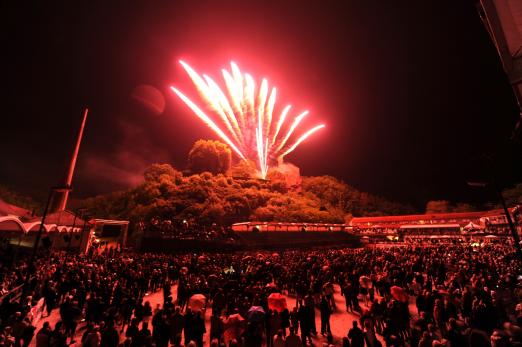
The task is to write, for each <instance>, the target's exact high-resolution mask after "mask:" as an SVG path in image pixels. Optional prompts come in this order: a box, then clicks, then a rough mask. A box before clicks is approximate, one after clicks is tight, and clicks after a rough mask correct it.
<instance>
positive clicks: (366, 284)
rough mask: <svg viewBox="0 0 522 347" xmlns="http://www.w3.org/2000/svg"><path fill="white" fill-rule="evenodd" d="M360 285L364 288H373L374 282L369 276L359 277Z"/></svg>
mask: <svg viewBox="0 0 522 347" xmlns="http://www.w3.org/2000/svg"><path fill="white" fill-rule="evenodd" d="M359 284H360V285H361V287H363V288H371V287H372V286H373V283H372V280H371V279H370V277H368V276H361V277H359Z"/></svg>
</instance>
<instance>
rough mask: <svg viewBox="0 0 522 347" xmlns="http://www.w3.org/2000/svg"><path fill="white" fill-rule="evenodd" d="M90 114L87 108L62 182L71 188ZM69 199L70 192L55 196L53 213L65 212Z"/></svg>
mask: <svg viewBox="0 0 522 347" xmlns="http://www.w3.org/2000/svg"><path fill="white" fill-rule="evenodd" d="M88 113H89V109H88V108H86V109H85V110H84V112H83V118H82V124H81V126H80V129H79V130H78V136H77V137H76V144H75V146H74V150H73V152H72V155H71V161H70V162H69V167H68V168H67V173H66V176H65V178H64V181H63V182H62V184H63V185H65V186H69V187H70V186H71V184H72V179H73V175H74V168H75V167H76V161H77V159H78V153H79V152H80V145H81V143H82V138H83V131H84V129H85V123H86V122H87V115H88ZM68 199H69V191H64V192H60V194H55V196H54V197H53V199H52V203H51V212H56V211H63V210H65V208H66V207H67V200H68Z"/></svg>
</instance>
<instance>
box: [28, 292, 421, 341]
mask: <svg viewBox="0 0 522 347" xmlns="http://www.w3.org/2000/svg"><path fill="white" fill-rule="evenodd" d="M334 289H335V293H334V299H335V305H336V310H335V311H334V312H333V313H332V316H331V317H330V325H331V330H332V334H333V337H334V345H335V346H341V344H342V341H341V340H342V338H343V337H344V336H346V335H347V334H348V330H349V329H350V328H351V327H352V322H353V321H354V320H357V321H358V320H359V318H360V316H359V315H358V314H353V313H351V312H346V305H345V300H344V297H343V296H342V295H341V290H340V287H339V286H338V285H335V286H334ZM172 297H173V298H176V297H177V285H174V286H172ZM285 297H286V300H287V304H288V308H289V309H290V310H291V309H292V308H293V307H295V304H296V300H295V297H293V296H291V295H285ZM143 300H144V301H149V302H150V304H151V307H152V308H155V307H156V306H157V305H161V304H162V303H163V294H162V291H161V290H159V291H157V292H155V293H151V294H150V295H147V296H145V298H144V299H143ZM361 306H362V307H363V308H366V306H365V304H364V303H361ZM211 311H212V310H210V309H208V310H206V312H205V325H206V328H207V332H206V333H205V335H204V344H205V346H208V345H209V343H210V341H209V332H210V315H211ZM410 313H411V314H412V315H415V314H416V310H415V305H414V304H411V301H410ZM315 319H316V326H317V330H319V329H320V327H321V319H320V312H319V310H318V309H317V308H316V315H315ZM59 320H60V314H59V310H58V309H55V310H53V312H52V313H51V315H50V316H49V317H45V318H42V319H40V320H39V321H38V323H37V329H36V332H35V334H36V333H37V332H38V331H39V330H40V328H41V327H42V325H43V323H44V322H46V321H48V322H49V323H50V324H51V327H52V328H54V326H55V324H56V322H58V321H59ZM85 328H86V324H85V323H84V322H82V323H80V324H79V325H78V329H77V330H76V337H75V343H73V344H72V345H70V346H72V347H81V345H82V344H81V337H82V334H83V333H84V331H85ZM149 328H150V329H152V327H149ZM377 337H378V338H379V340H380V341H381V342H383V340H382V337H381V336H380V335H377ZM124 339H125V336H124V334H121V336H120V342H123V341H124ZM313 342H314V345H315V346H321V345H322V344H323V343H324V342H326V337H323V336H322V335H321V334H318V335H317V336H315V337H313ZM35 346H36V335H35V337H33V340H32V341H31V344H30V347H35Z"/></svg>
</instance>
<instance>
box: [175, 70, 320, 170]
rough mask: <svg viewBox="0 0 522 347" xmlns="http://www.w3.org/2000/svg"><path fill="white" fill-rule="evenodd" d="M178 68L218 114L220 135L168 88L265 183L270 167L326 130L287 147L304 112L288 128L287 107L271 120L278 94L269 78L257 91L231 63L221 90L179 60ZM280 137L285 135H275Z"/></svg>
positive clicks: (193, 106) (186, 100)
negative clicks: (251, 165)
mask: <svg viewBox="0 0 522 347" xmlns="http://www.w3.org/2000/svg"><path fill="white" fill-rule="evenodd" d="M179 63H180V64H181V65H182V67H183V69H184V70H185V71H186V72H187V74H188V76H189V77H190V79H191V80H192V82H193V83H194V85H195V87H196V89H197V91H198V93H199V94H200V96H201V97H202V99H203V101H204V102H205V103H206V106H207V107H208V108H209V109H210V110H211V111H213V113H215V114H217V116H218V118H217V120H218V121H219V124H221V125H222V126H224V128H223V129H224V130H222V128H221V127H220V125H219V124H218V123H216V121H214V120H213V119H212V118H210V117H209V116H208V115H207V114H206V113H205V112H204V111H203V110H202V109H201V108H200V107H199V106H197V105H196V104H195V103H194V102H192V101H191V100H190V99H189V98H188V97H187V96H185V95H184V94H183V93H182V92H181V91H179V90H178V89H176V88H175V87H171V89H172V91H173V92H174V93H175V94H176V95H177V96H178V97H179V98H180V99H181V100H182V101H183V102H184V103H185V104H186V105H187V106H188V107H189V108H190V109H191V110H192V112H194V113H195V114H196V116H197V117H198V118H200V119H201V120H202V121H203V122H204V123H205V124H206V125H207V126H208V127H210V128H211V129H212V130H213V131H214V132H215V133H216V135H217V136H218V137H219V138H221V139H222V140H223V141H225V142H226V143H227V144H228V145H229V146H230V148H232V150H233V151H234V152H235V153H236V154H237V155H238V156H239V157H240V158H241V159H243V160H252V161H253V162H255V163H257V164H256V165H257V166H258V170H259V172H260V175H261V177H262V178H266V176H267V174H268V170H269V168H270V164H272V163H273V162H274V161H275V159H277V160H282V159H283V158H284V157H285V156H286V155H288V154H289V153H291V152H292V151H294V150H295V149H296V148H297V147H298V146H299V145H300V144H301V143H302V142H303V141H305V140H306V139H307V138H309V137H310V136H311V135H312V134H314V133H315V132H316V131H318V130H320V129H322V128H324V127H325V125H324V124H320V125H317V126H315V127H313V128H311V129H309V130H308V131H306V132H304V133H303V134H302V135H301V136H299V137H298V138H297V140H295V141H294V142H291V139H292V138H293V137H294V133H295V132H296V130H298V128H299V126H300V124H301V122H302V120H303V118H304V117H305V116H306V115H307V114H308V111H304V112H302V113H300V114H299V115H297V116H296V117H295V118H294V120H293V122H292V123H290V124H287V122H286V121H287V118H288V115H289V112H290V109H291V106H290V105H287V106H285V107H284V108H283V110H282V111H281V112H280V113H276V114H279V117H277V116H275V117H274V110H275V108H276V99H277V89H276V88H275V87H272V88H270V86H269V83H268V80H267V79H262V80H261V83H260V84H259V88H258V90H256V83H255V81H254V78H253V77H252V76H251V75H250V74H248V73H245V74H243V73H242V72H241V70H240V69H239V67H238V66H237V64H236V63H235V62H231V63H230V70H227V69H222V70H221V74H222V76H223V80H224V84H225V88H224V89H221V87H220V86H219V85H218V84H217V83H216V82H215V81H214V80H213V79H212V78H211V77H209V76H207V75H205V74H203V75H200V74H198V73H197V72H196V71H195V70H194V69H193V68H191V67H190V66H189V65H188V64H187V63H185V62H184V61H181V60H180V61H179ZM256 93H257V94H256ZM274 124H275V127H274V126H273V125H274ZM282 134H284V136H279V135H282ZM288 143H292V144H291V145H288Z"/></svg>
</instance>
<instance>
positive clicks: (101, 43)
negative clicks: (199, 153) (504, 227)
mask: <svg viewBox="0 0 522 347" xmlns="http://www.w3.org/2000/svg"><path fill="white" fill-rule="evenodd" d="M356 3H357V4H356ZM0 13H1V14H0V16H1V18H2V20H1V24H0V25H1V26H2V34H1V35H2V48H3V49H2V54H1V59H2V62H3V63H2V67H3V73H2V83H3V90H4V92H3V93H2V102H1V109H2V117H1V123H0V148H1V150H2V162H1V164H0V184H4V185H7V186H10V187H12V188H13V189H15V190H17V191H20V192H22V193H24V194H30V195H33V196H36V197H42V196H45V194H46V192H47V191H48V189H49V187H50V186H52V185H54V184H57V183H58V181H59V180H60V178H61V176H62V175H63V172H64V170H65V167H66V163H67V160H68V157H69V155H70V152H71V150H72V145H73V142H74V137H75V133H76V131H77V128H78V126H79V123H80V118H81V114H82V109H83V107H85V106H89V108H90V110H91V113H90V116H89V119H88V123H87V128H86V131H85V137H84V142H83V144H82V148H81V151H80V157H79V162H78V166H77V171H76V174H75V178H74V182H73V186H74V192H73V195H72V196H73V197H76V198H82V197H87V196H92V195H95V194H99V193H104V192H109V191H114V190H117V189H123V188H126V187H129V186H132V185H134V184H136V183H137V182H139V180H140V179H141V174H142V172H143V170H144V168H146V167H147V166H148V165H150V164H152V163H154V162H168V163H171V164H172V165H173V166H175V167H177V168H180V169H183V168H184V167H185V165H186V156H187V153H188V151H189V149H190V147H191V145H192V144H193V143H194V141H195V140H197V139H199V138H215V137H214V135H213V133H212V132H211V131H210V130H209V129H208V128H206V126H205V125H203V124H202V123H201V121H200V120H198V119H197V118H196V117H195V116H193V115H192V113H191V112H190V111H189V110H188V108H187V107H186V106H185V105H183V104H182V103H181V102H180V101H179V100H178V99H177V98H176V97H175V96H174V95H173V94H172V93H171V92H170V91H169V90H168V87H169V86H170V85H175V86H177V87H179V88H180V89H182V90H184V91H187V92H188V93H189V94H191V95H193V91H194V87H193V86H192V84H191V83H190V81H189V79H188V78H187V76H186V74H185V73H184V71H183V70H182V68H181V67H180V66H179V64H177V60H178V59H184V60H185V61H187V62H189V63H190V64H191V65H192V66H193V67H195V68H196V69H197V70H198V71H199V72H203V73H207V74H209V75H211V76H212V77H215V79H216V80H219V81H221V79H220V78H219V77H220V76H219V75H218V73H219V69H221V68H223V67H226V66H227V65H228V63H229V62H230V60H232V59H233V60H234V61H236V62H237V63H238V65H239V66H240V68H242V70H244V71H248V72H250V73H251V74H252V75H253V76H254V77H255V78H256V79H260V78H262V77H267V78H268V79H269V81H270V82H271V83H273V84H274V85H275V86H277V87H278V92H279V93H278V100H279V102H280V103H281V104H283V103H284V104H286V103H291V104H293V105H295V107H296V109H306V108H307V109H309V110H310V111H311V114H310V116H309V121H310V123H309V125H314V124H316V123H319V122H324V123H326V125H327V128H326V129H324V130H323V131H322V132H320V133H318V134H317V135H315V136H314V137H312V138H311V139H310V140H309V141H308V142H306V143H304V144H303V145H302V146H301V147H300V148H299V149H298V150H296V151H295V152H294V153H293V154H291V155H289V156H288V157H287V160H288V161H290V162H293V163H294V164H296V165H298V166H299V167H300V168H301V173H302V174H303V175H322V174H329V175H333V176H335V177H338V178H340V179H343V180H344V181H345V182H347V183H349V184H351V185H353V186H355V187H356V188H358V189H360V190H363V191H368V192H371V193H375V194H379V195H382V196H385V197H387V198H390V199H394V200H397V201H401V202H406V203H411V204H413V205H415V206H417V207H419V208H422V207H423V206H424V205H425V203H426V201H428V200H432V199H443V198H444V199H449V200H453V201H471V202H483V201H484V199H488V198H489V196H488V194H485V193H479V192H477V191H475V190H472V189H470V188H468V187H467V186H466V183H465V182H466V179H467V178H469V177H475V176H480V175H481V172H480V170H481V169H480V164H479V162H480V157H481V156H482V154H484V153H490V154H492V155H493V156H494V157H495V158H497V159H496V164H495V168H496V169H497V171H498V175H499V177H500V178H499V180H500V183H501V184H502V185H503V186H508V185H510V184H512V183H513V182H515V181H517V180H518V181H520V180H522V170H521V160H520V158H521V152H520V148H519V147H517V146H515V145H512V144H511V143H510V141H509V138H510V136H511V132H512V130H513V128H514V125H515V123H516V120H517V117H518V109H517V105H516V101H515V98H514V96H513V94H512V92H511V88H510V86H509V84H508V81H507V78H506V77H505V75H504V73H503V71H502V67H501V64H500V61H499V59H498V56H497V53H496V51H495V48H494V46H493V44H492V42H491V40H490V39H489V36H488V35H487V32H486V31H485V29H484V27H483V25H482V23H481V21H480V19H479V17H478V14H477V11H476V8H475V3H474V2H473V1H454V0H448V1H422V2H419V1H393V2H391V1H360V2H353V4H351V5H350V4H348V5H347V4H344V2H340V1H339V2H333V1H331V2H327V1H310V4H305V2H303V1H295V2H290V1H285V2H283V1H273V2H270V1H256V2H254V1H241V2H239V1H237V2H227V1H165V2H161V1H142V2H137V1H133V2H130V1H121V2H118V1H110V2H109V1H99V2H97V1H83V2H81V1H74V2H71V1H68V2H63V3H62V4H58V2H51V3H49V2H41V3H39V4H38V5H31V6H23V5H22V4H20V2H16V1H12V2H10V3H9V4H7V3H6V2H4V4H3V5H2V8H0ZM140 85H149V86H153V87H154V88H156V89H157V90H159V91H160V92H161V93H163V95H164V98H165V102H166V106H165V110H164V112H163V113H162V114H155V113H154V112H151V110H150V109H148V108H147V107H144V106H143V104H140V103H139V102H137V101H136V99H134V98H132V93H133V91H134V90H135V88H136V87H138V86H140ZM281 104H280V106H281Z"/></svg>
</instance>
